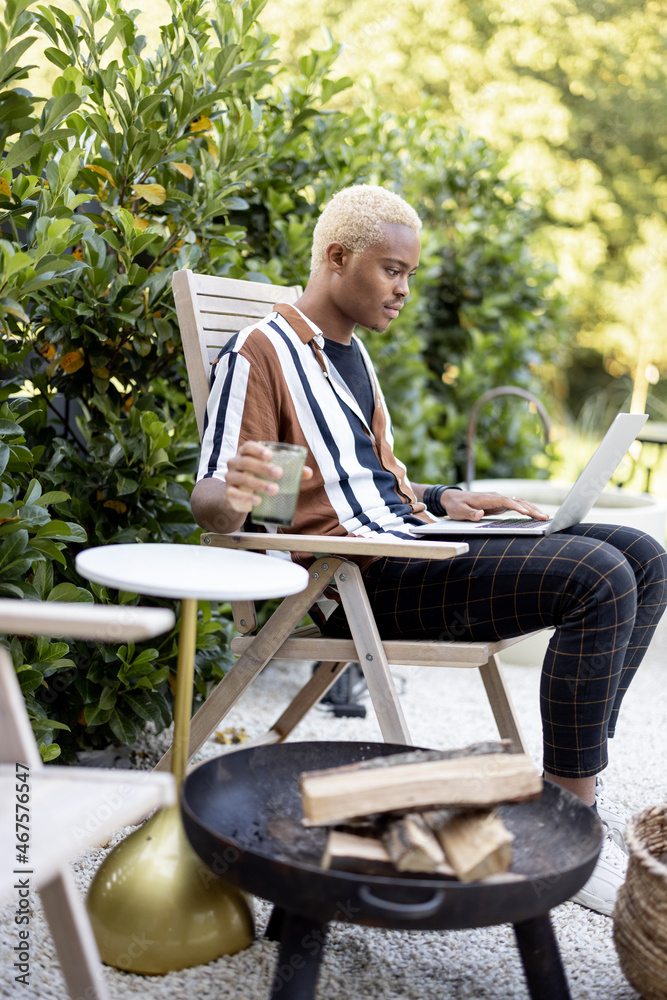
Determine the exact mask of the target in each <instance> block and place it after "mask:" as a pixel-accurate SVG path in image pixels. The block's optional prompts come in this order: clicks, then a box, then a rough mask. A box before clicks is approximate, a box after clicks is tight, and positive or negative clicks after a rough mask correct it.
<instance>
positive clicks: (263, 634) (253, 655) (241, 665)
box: [155, 556, 342, 771]
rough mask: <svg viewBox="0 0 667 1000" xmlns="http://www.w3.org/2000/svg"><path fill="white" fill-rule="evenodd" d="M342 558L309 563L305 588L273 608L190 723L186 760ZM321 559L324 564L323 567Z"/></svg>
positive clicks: (165, 760)
mask: <svg viewBox="0 0 667 1000" xmlns="http://www.w3.org/2000/svg"><path fill="white" fill-rule="evenodd" d="M341 562H342V560H341V559H337V558H335V557H332V556H325V557H323V558H322V559H317V560H316V561H315V562H314V563H313V564H312V566H311V567H310V570H309V572H310V582H309V584H308V586H307V587H306V589H305V590H302V591H301V593H300V594H295V595H294V596H293V597H286V598H285V600H284V601H283V602H282V604H281V605H280V606H279V607H278V608H277V609H276V611H274V613H273V614H272V615H271V617H270V618H269V620H268V621H267V622H266V624H265V625H264V626H263V627H262V628H261V629H260V630H259V632H258V633H257V635H256V637H255V639H254V641H253V643H252V644H251V646H250V647H249V649H247V650H246V651H245V653H243V654H242V655H241V656H240V657H239V658H238V660H237V661H236V663H235V664H234V665H233V666H232V667H231V668H230V669H229V670H228V671H227V673H226V674H225V676H224V677H223V679H222V680H221V681H220V683H219V684H218V685H217V687H215V688H214V689H213V691H211V693H210V695H209V696H208V698H207V699H206V701H205V702H204V704H203V705H202V706H201V708H200V709H199V711H198V712H196V713H195V715H193V717H192V720H191V723H190V745H189V749H188V761H190V760H192V758H193V757H194V755H195V754H196V753H197V751H198V750H199V748H200V747H201V746H202V744H204V743H205V742H206V740H207V739H208V738H209V736H210V735H211V733H212V732H213V730H214V729H215V728H216V727H217V726H218V725H219V724H220V721H221V720H222V719H224V717H225V715H227V712H229V710H230V709H231V708H232V707H233V705H235V704H236V702H237V701H238V699H239V698H240V697H241V695H242V694H243V692H244V691H245V689H246V688H247V687H248V685H249V684H251V683H252V681H253V680H254V679H255V677H257V675H258V674H259V673H260V672H261V671H262V670H263V669H264V667H265V666H266V664H267V663H268V662H269V660H270V659H271V658H272V657H273V655H274V654H275V652H276V650H278V649H279V648H280V647H281V646H282V644H283V643H284V642H285V640H286V639H287V637H288V636H289V635H290V633H291V632H292V631H293V630H294V629H295V628H296V626H297V625H298V624H299V622H300V621H301V619H302V618H303V616H304V615H305V614H306V612H307V611H308V610H309V609H310V608H311V607H312V606H313V604H314V603H315V601H316V600H317V598H318V597H319V596H320V594H321V593H322V592H323V591H324V590H325V589H326V588H327V587H328V585H329V580H330V578H331V573H332V572H334V571H335V570H336V569H337V568H338V567H339V566H340V564H341ZM322 563H324V564H325V565H326V567H327V568H326V570H324V568H323V566H322ZM171 757H172V749H171V747H170V748H169V750H167V752H166V753H165V754H164V756H163V757H162V758H161V759H160V760H159V761H158V762H157V764H156V765H155V770H156V771H168V770H170V769H171Z"/></svg>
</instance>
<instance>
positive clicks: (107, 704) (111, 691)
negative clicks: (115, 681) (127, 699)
mask: <svg viewBox="0 0 667 1000" xmlns="http://www.w3.org/2000/svg"><path fill="white" fill-rule="evenodd" d="M98 704H99V706H100V708H101V709H103V710H105V711H111V709H112V708H113V707H114V705H115V704H116V689H115V688H113V687H111V685H110V684H107V685H106V686H105V687H104V689H103V690H102V694H101V695H100V697H99V702H98Z"/></svg>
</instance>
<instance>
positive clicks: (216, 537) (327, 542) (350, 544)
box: [201, 531, 468, 559]
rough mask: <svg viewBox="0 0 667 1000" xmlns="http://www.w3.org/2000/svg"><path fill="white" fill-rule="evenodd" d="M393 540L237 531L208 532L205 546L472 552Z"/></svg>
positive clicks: (416, 554)
mask: <svg viewBox="0 0 667 1000" xmlns="http://www.w3.org/2000/svg"><path fill="white" fill-rule="evenodd" d="M392 538H393V540H392V541H384V540H382V539H378V538H357V537H354V536H338V535H287V534H285V535H283V534H280V535H273V534H268V533H267V534H260V533H259V532H254V531H237V532H232V533H230V534H228V535H221V534H216V533H214V532H212V531H207V532H205V533H204V534H203V535H202V536H201V541H202V545H220V546H222V547H223V548H228V549H258V550H261V551H262V552H269V551H274V552H275V551H277V552H311V553H312V554H313V555H334V556H396V557H397V558H399V557H400V558H403V559H451V558H452V556H458V555H462V554H463V553H464V552H467V551H468V546H467V544H466V543H465V542H433V541H426V540H425V539H421V538H416V539H415V540H414V541H408V540H404V539H400V538H396V536H392Z"/></svg>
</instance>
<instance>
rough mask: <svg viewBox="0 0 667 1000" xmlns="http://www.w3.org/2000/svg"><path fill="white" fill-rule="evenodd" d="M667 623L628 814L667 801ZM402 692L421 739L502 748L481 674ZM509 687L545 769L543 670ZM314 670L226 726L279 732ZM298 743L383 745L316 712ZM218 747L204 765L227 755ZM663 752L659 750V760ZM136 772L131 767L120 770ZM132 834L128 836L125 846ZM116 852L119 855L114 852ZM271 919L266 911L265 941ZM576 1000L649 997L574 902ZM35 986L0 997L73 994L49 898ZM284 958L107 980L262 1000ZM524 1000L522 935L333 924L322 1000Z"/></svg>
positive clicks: (10, 988) (654, 654)
mask: <svg viewBox="0 0 667 1000" xmlns="http://www.w3.org/2000/svg"><path fill="white" fill-rule="evenodd" d="M666 653H667V624H665V625H663V626H662V627H661V629H660V631H659V632H658V634H657V635H656V638H655V640H654V643H653V645H652V647H651V649H650V650H649V653H648V655H647V658H646V660H645V662H644V665H643V667H642V669H641V671H640V673H639V675H638V676H637V678H636V680H635V682H634V683H633V686H632V688H631V689H630V692H629V693H628V695H627V697H626V701H625V704H624V710H623V712H622V715H621V721H620V723H619V727H618V730H617V735H616V738H615V740H614V741H613V744H612V753H611V762H610V766H609V768H608V769H607V771H606V773H605V786H606V791H607V794H608V795H609V797H610V798H613V799H614V800H615V801H616V802H617V803H618V804H619V805H620V806H622V807H624V808H625V809H626V810H627V811H628V813H633V812H636V811H638V810H640V809H643V808H644V807H645V806H647V805H651V804H656V803H659V802H662V801H664V800H665V798H666V797H667V796H666V786H665V778H664V771H663V765H662V763H661V762H662V761H664V734H665V732H667V698H666V697H665V683H664V669H665V667H664V661H665V654H666ZM394 672H395V676H396V678H397V681H398V683H399V684H400V685H401V686H404V693H403V695H402V703H403V706H404V710H405V714H406V717H407V720H408V725H409V726H410V728H411V731H412V733H413V735H414V738H415V740H416V741H418V742H419V743H421V744H422V745H430V746H433V747H447V746H460V745H464V744H466V743H469V742H473V741H476V740H480V739H487V738H490V739H494V738H496V737H497V733H496V730H495V726H494V723H493V719H492V716H491V712H490V709H489V708H488V704H487V703H486V699H485V696H484V692H483V688H482V684H481V681H480V680H479V678H478V676H477V675H476V673H473V672H472V671H465V670H452V669H450V670H443V669H440V670H438V669H436V668H430V669H429V668H395V671H394ZM505 672H506V676H507V680H508V683H509V686H510V690H511V692H512V695H513V698H514V702H515V705H516V707H517V710H518V713H519V717H520V719H521V721H522V725H523V728H524V731H525V735H526V738H527V742H528V745H529V752H530V753H531V755H532V756H533V758H534V760H535V761H536V763H538V764H539V762H540V754H541V748H540V725H539V713H538V702H537V695H538V684H539V671H538V670H537V669H535V668H531V667H525V666H517V665H511V664H508V665H507V666H506V671H505ZM308 673H309V668H308V666H307V665H304V664H293V663H288V662H286V661H275V662H274V663H272V664H270V665H269V666H268V667H267V668H266V669H265V671H264V673H263V674H262V676H261V677H260V678H259V680H258V681H257V682H255V684H254V685H253V687H252V689H251V690H252V695H247V696H246V697H244V699H242V701H241V702H240V703H239V704H238V705H237V707H236V708H235V709H234V710H233V712H232V713H230V715H229V716H228V717H227V719H226V721H225V726H226V727H236V728H244V729H246V730H247V731H248V732H250V733H256V732H259V731H261V730H262V729H263V728H268V727H269V725H270V724H271V722H272V721H273V720H274V719H275V718H276V717H277V715H279V714H280V709H281V707H282V706H283V705H284V703H285V702H286V700H287V699H288V698H289V697H291V696H292V694H293V693H294V692H295V691H296V689H297V687H298V686H300V685H301V684H302V683H303V682H304V681H305V679H306V677H307V676H308ZM292 739H295V740H322V739H344V740H369V739H370V740H375V739H380V733H379V729H378V726H377V723H376V721H375V719H374V717H373V715H372V712H370V711H369V713H368V717H367V718H366V719H335V718H333V717H332V716H330V715H328V714H325V713H324V712H322V711H318V710H315V711H313V712H311V713H310V716H309V717H308V718H307V719H306V720H304V722H302V723H301V725H300V727H299V728H298V730H297V731H296V732H295V733H294V734H293V736H292ZM167 745H168V737H167V735H166V734H162V735H161V736H160V737H157V738H156V737H152V738H150V737H149V738H148V739H146V740H145V741H144V742H143V743H142V745H141V746H139V747H137V748H136V751H137V753H136V754H135V755H134V757H133V758H132V760H137V759H138V760H141V761H142V763H143V766H148V765H150V763H151V761H153V760H156V759H157V758H158V756H159V755H160V753H161V752H163V749H164V748H165V747H166V746H167ZM220 750H221V747H220V746H219V744H216V743H209V744H207V745H206V746H205V748H204V749H203V751H202V753H201V754H200V755H199V756H200V758H203V757H209V756H213V755H215V754H217V753H219V752H220ZM656 751H657V752H656ZM129 763H131V761H130V760H129V759H128V758H127V757H123V756H121V758H120V759H119V760H118V761H117V764H119V765H120V766H128V764H129ZM128 832H129V828H127V829H126V830H124V831H119V833H118V834H117V835H116V837H115V838H114V840H113V841H112V842H111V844H112V845H113V843H115V842H116V841H117V840H119V839H121V837H123V836H125V835H126V834H127V833H128ZM107 849H108V848H107ZM107 849H97V850H92V851H88V852H87V853H85V854H83V855H82V856H81V857H79V858H77V859H76V860H75V861H74V862H73V864H72V868H73V871H74V874H75V877H76V880H77V883H78V885H79V887H80V889H81V890H82V892H84V891H85V890H86V888H87V886H88V883H89V882H90V879H91V878H92V876H93V874H94V872H95V870H96V868H97V866H98V865H99V863H100V862H101V861H102V860H103V858H104V857H105V856H106V853H107ZM268 912H269V907H268V906H267V904H265V903H263V902H262V901H257V904H256V916H257V927H258V935H259V934H261V931H262V930H263V927H264V925H265V923H266V920H267V919H268ZM552 920H553V924H554V929H555V932H556V936H557V938H558V942H559V945H560V949H561V954H562V958H563V963H564V966H565V971H566V975H567V978H568V981H569V984H570V989H571V992H572V997H573V1000H594V998H600V1000H633V998H637V997H638V994H637V993H636V992H635V991H634V990H633V989H632V988H631V987H630V985H629V984H628V983H627V981H626V980H625V978H624V976H623V973H622V972H621V970H620V967H619V964H618V958H617V955H616V951H615V948H614V943H613V938H612V920H611V919H610V918H608V917H604V916H601V915H599V914H596V913H592V912H591V911H589V910H585V909H583V908H582V907H580V906H577V905H576V904H574V903H565V904H563V905H562V906H559V907H557V908H556V909H555V910H554V911H552ZM13 943H14V940H13V906H9V905H8V906H6V907H5V908H4V909H0V947H1V949H2V951H3V952H4V954H5V956H7V955H9V954H10V952H9V948H10V947H11V946H12V945H13ZM31 945H33V946H34V948H32V949H31V950H32V954H33V960H32V963H31V976H30V985H29V986H23V985H20V984H17V983H15V982H14V980H13V976H12V970H11V965H10V962H8V961H7V960H6V958H5V960H3V967H2V968H1V969H0V996H2V997H5V996H9V997H14V996H16V997H20V998H21V1000H65V998H66V997H67V993H66V990H65V987H64V983H63V980H62V977H61V974H60V969H59V966H58V960H57V957H56V954H55V951H54V948H53V945H52V943H51V938H50V936H49V933H48V928H47V925H46V923H45V921H44V920H43V917H42V914H41V909H40V905H39V900H38V899H36V900H35V909H34V913H33V919H32V923H31ZM276 951H277V946H276V945H275V944H273V943H269V942H266V941H263V940H262V939H261V937H259V936H258V938H257V940H256V941H255V943H254V944H253V945H252V946H251V947H250V948H248V949H247V950H246V951H244V952H241V953H239V954H237V955H234V956H232V957H230V958H221V959H218V960H217V961H215V962H211V963H210V964H208V965H206V966H199V967H197V968H194V969H187V970H184V971H182V972H177V973H170V974H169V975H166V976H163V977H143V976H137V975H132V974H129V973H124V972H119V971H117V970H115V969H111V968H105V977H106V980H107V983H108V987H109V993H110V996H111V998H112V1000H117V998H129V997H137V998H143V1000H162V998H164V1000H172V998H173V1000H177V998H178V1000H182V998H183V997H192V998H195V997H196V998H211V1000H264V998H267V997H268V996H269V993H270V984H271V979H272V970H273V965H274V963H275V959H276ZM350 996H354V997H355V998H362V1000H449V998H451V1000H454V998H455V1000H487V998H488V1000H492V998H493V1000H514V998H521V997H527V996H528V993H527V990H526V987H525V983H524V980H523V974H522V969H521V964H520V960H519V957H518V952H517V949H516V946H515V943H514V938H513V932H512V929H511V927H510V926H508V925H507V926H498V927H490V928H483V929H479V930H473V931H446V932H402V931H380V930H375V929H367V928H363V929H362V928H359V927H354V926H352V925H346V924H334V925H332V926H331V928H330V935H329V941H328V945H327V948H326V951H325V956H324V960H323V964H322V970H321V974H320V980H319V985H318V991H317V1000H349V998H350Z"/></svg>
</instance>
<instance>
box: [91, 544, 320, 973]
mask: <svg viewBox="0 0 667 1000" xmlns="http://www.w3.org/2000/svg"><path fill="white" fill-rule="evenodd" d="M76 568H77V570H78V572H79V573H80V574H81V576H84V577H86V578H87V579H88V580H92V581H93V582H94V583H100V584H102V585H104V586H107V587H114V588H118V589H119V590H125V591H129V592H130V593H135V594H149V595H151V596H153V597H171V598H177V599H178V600H180V601H181V617H180V634H179V641H178V663H177V675H176V697H175V706H174V742H173V755H172V772H173V774H174V776H175V778H176V782H177V784H178V786H179V788H180V785H181V784H182V782H183V779H184V778H185V771H186V767H187V760H188V745H189V740H190V713H191V709H192V684H193V679H194V660H195V652H196V640H197V602H198V601H199V600H211V601H234V600H236V601H247V600H262V599H268V598H273V597H288V596H290V595H292V594H297V593H299V591H301V590H305V588H306V586H307V584H308V572H307V570H305V569H304V568H303V567H301V566H297V565H295V564H294V563H292V562H289V561H287V560H285V559H277V558H273V557H271V556H264V555H259V554H258V553H256V552H240V551H237V550H234V549H223V548H208V547H207V548H204V547H201V548H200V547H198V546H196V545H177V544H173V543H166V542H165V543H164V544H161V543H147V544H135V545H125V544H123V545H103V546H98V547H96V548H91V549H87V550H85V551H83V552H81V553H79V555H78V556H77V557H76ZM204 874H205V877H204V875H203V869H202V864H201V861H200V860H199V858H198V857H197V855H196V854H195V852H194V850H193V849H192V847H191V846H190V844H189V842H188V840H187V837H186V835H185V831H184V829H183V824H182V821H181V815H180V809H179V807H178V806H173V807H171V808H167V809H162V810H160V811H159V812H157V813H156V814H155V815H154V816H152V817H151V819H149V820H148V822H147V823H146V824H145V825H144V826H143V827H141V829H139V830H136V831H135V832H134V833H132V834H130V836H129V837H127V838H126V839H125V840H124V841H121V843H120V844H117V845H116V847H115V848H114V849H113V851H112V852H111V853H110V854H109V855H108V857H107V858H106V860H105V861H104V863H103V864H102V866H101V867H100V869H99V870H98V872H97V874H96V875H95V878H94V880H93V883H92V885H91V887H90V890H89V892H88V901H87V902H88V911H89V913H90V918H91V923H92V926H93V930H94V932H95V937H96V939H97V944H98V947H99V950H100V955H101V957H102V960H103V961H104V962H106V963H107V964H108V965H113V966H115V967H116V968H120V969H126V970H128V971H129V972H135V973H136V972H138V973H143V974H146V975H161V974H164V973H165V972H169V971H175V970H178V969H184V968H188V967H189V966H192V965H199V964H203V963H205V962H210V961H212V960H213V959H215V958H218V957H219V956H220V955H230V954H234V952H236V951H239V950H241V949H242V948H246V947H247V946H248V945H249V944H250V943H251V942H252V940H253V936H254V920H253V914H252V906H251V903H250V902H249V900H248V899H247V898H246V897H245V895H244V894H243V893H241V892H240V890H237V889H234V887H233V886H230V885H228V884H226V883H225V882H223V881H222V880H221V879H219V878H217V879H216V877H215V876H214V875H212V874H211V873H209V872H208V871H207V872H206V873H204ZM137 941H141V942H142V945H141V947H138V946H137V943H136V942H137Z"/></svg>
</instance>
